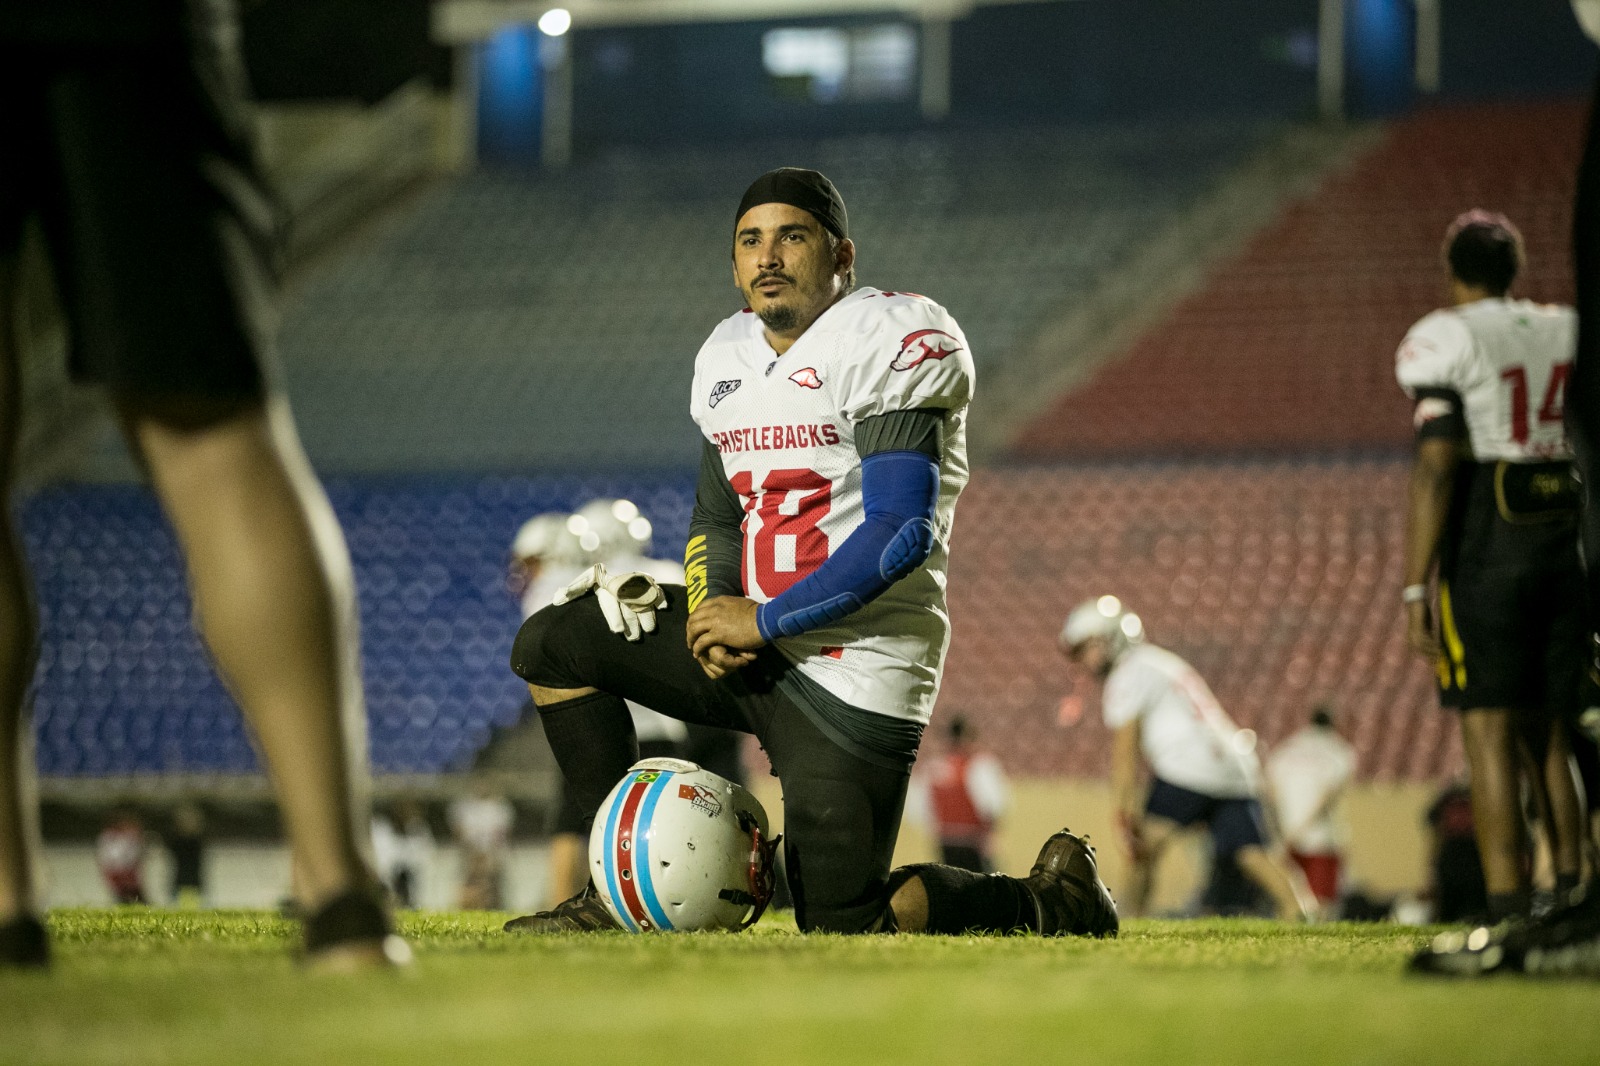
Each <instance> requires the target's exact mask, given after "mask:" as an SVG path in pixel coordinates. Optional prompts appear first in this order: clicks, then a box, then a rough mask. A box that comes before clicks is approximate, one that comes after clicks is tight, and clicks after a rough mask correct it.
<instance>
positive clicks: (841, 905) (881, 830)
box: [511, 585, 910, 933]
mask: <svg viewBox="0 0 1600 1066" xmlns="http://www.w3.org/2000/svg"><path fill="white" fill-rule="evenodd" d="M663 588H664V589H665V590H666V594H667V600H668V604H669V606H668V608H667V609H666V610H664V611H660V612H658V613H657V614H656V623H657V627H658V628H657V630H656V632H654V633H649V634H646V635H645V636H644V637H643V639H641V640H639V641H637V642H630V641H627V640H625V639H623V638H622V637H621V636H619V635H617V634H615V633H612V632H611V631H610V629H608V628H607V627H606V622H605V618H604V616H603V615H602V614H601V613H600V605H599V602H598V601H597V600H596V599H595V598H594V597H593V596H584V597H582V598H580V599H577V600H574V601H573V602H571V603H566V604H562V605H560V606H553V607H546V608H544V609H543V610H541V611H539V612H538V613H536V614H534V615H533V616H532V617H531V618H529V619H528V620H527V621H526V622H524V623H523V625H522V628H521V630H519V631H518V633H517V639H516V643H515V646H514V647H513V650H512V655H511V668H512V669H513V670H514V671H515V672H516V673H517V675H518V676H519V677H521V678H522V679H523V680H525V681H527V682H529V683H530V684H534V685H538V686H540V687H542V688H555V689H581V688H594V689H598V690H600V691H601V692H604V693H608V694H610V695H611V696H615V697H619V698H621V699H625V700H632V701H633V702H635V703H639V704H642V705H644V706H646V707H649V708H651V709H652V710H656V711H659V712H661V713H662V714H665V715H667V716H669V717H672V718H677V719H679V720H680V721H684V722H690V723H697V724H700V725H712V726H721V727H723V728H727V729H736V730H739V731H740V732H744V733H752V734H754V735H755V737H756V739H757V740H759V741H760V742H761V747H762V748H763V749H764V750H765V751H766V753H767V757H768V758H769V759H771V761H772V772H773V774H774V776H776V777H777V778H778V781H779V783H780V784H781V785H782V787H783V836H784V861H785V863H786V865H787V867H788V877H789V886H790V889H791V891H792V892H793V894H794V902H795V918H796V921H797V922H798V923H799V926H800V928H801V929H802V930H808V931H809V930H815V931H819V932H836V933H862V932H873V931H877V930H879V929H883V928H886V927H888V928H892V924H893V923H892V922H891V921H886V920H885V919H886V916H887V913H888V893H887V884H888V878H889V865H890V862H891V860H892V858H893V854H894V844H895V838H896V836H897V835H898V833H899V829H900V816H901V812H902V809H903V807H904V805H905V796H906V786H907V783H908V780H909V774H910V766H909V765H907V766H906V767H905V768H904V769H901V770H894V769H888V768H885V767H881V766H876V765H874V764H872V763H869V762H866V761H865V760H863V759H861V758H859V757H857V756H855V755H853V754H851V753H849V752H847V751H845V750H844V749H842V748H840V747H839V746H838V745H837V744H835V743H834V742H833V741H832V740H830V739H828V737H827V736H826V735H824V734H823V733H822V732H821V731H819V730H818V729H817V727H816V726H815V725H813V724H812V723H811V720H810V719H809V718H808V717H806V714H805V712H803V711H802V710H800V708H798V707H796V706H795V705H794V703H793V702H792V701H791V700H790V699H789V698H788V697H787V696H785V695H784V694H783V693H782V692H780V691H779V690H778V689H777V687H776V681H777V679H778V677H780V676H781V675H782V673H783V672H784V671H786V670H789V669H793V667H792V666H790V664H789V663H788V661H787V660H786V659H784V658H783V656H782V655H781V654H780V653H778V652H777V651H776V650H775V649H773V648H771V647H767V648H763V649H762V650H761V652H760V653H759V655H758V657H757V660H756V662H754V663H752V664H751V665H750V666H747V667H745V668H744V669H742V670H739V671H737V672H735V673H733V674H731V675H729V676H726V677H723V678H721V679H719V680H716V681H713V680H711V679H710V678H708V677H707V676H706V675H705V673H704V672H703V671H702V670H701V669H700V665H699V663H697V662H695V660H694V657H693V656H692V655H690V654H689V649H688V645H687V641H686V639H685V623H686V621H687V617H688V612H687V610H686V609H685V606H684V605H685V603H686V599H687V597H686V594H685V592H684V589H683V587H682V586H681V585H664V586H663ZM600 710H602V708H596V707H595V706H594V704H593V703H592V702H586V701H581V700H573V701H570V702H569V703H566V704H554V705H552V706H550V707H547V708H541V712H542V713H545V716H546V717H545V722H546V733H547V735H549V736H550V737H551V743H552V747H557V746H558V745H559V746H560V747H561V748H563V749H566V750H557V751H556V759H557V761H558V762H559V763H560V764H561V766H562V768H563V772H564V773H565V774H566V775H567V777H568V781H567V786H568V791H569V794H572V795H577V796H583V797H589V799H588V801H587V803H586V806H587V807H588V809H587V810H586V811H584V815H585V818H586V824H585V827H584V828H585V831H587V825H588V824H592V821H593V818H594V813H595V807H596V806H597V805H598V802H599V798H601V797H604V795H605V794H606V793H607V792H608V791H609V790H610V788H611V787H612V786H613V785H614V784H616V782H617V781H618V780H620V779H621V778H622V775H623V773H624V772H626V771H627V769H628V766H629V762H628V761H627V760H628V756H627V755H625V754H621V752H622V751H624V750H626V748H625V747H624V748H619V746H618V745H616V744H614V743H611V744H605V743H595V742H592V741H594V740H598V739H599V738H595V737H593V735H592V730H590V728H589V726H587V725H586V724H585V723H584V722H582V721H580V722H577V723H573V722H572V721H570V720H564V721H563V722H562V723H561V728H551V727H552V725H553V724H554V723H552V721H551V719H552V717H553V716H556V715H563V716H566V715H587V714H591V713H593V714H594V717H593V723H594V725H593V729H595V730H605V731H609V730H616V729H619V728H626V729H627V730H628V731H629V732H630V733H631V731H632V728H633V727H632V724H631V722H628V723H626V724H625V725H624V724H623V722H622V720H621V719H619V718H617V717H616V716H615V715H614V714H603V713H599V711H600ZM596 751H606V752H608V753H609V754H606V755H605V756H603V757H599V758H596V757H594V755H593V753H594V752H596ZM574 773H577V774H580V775H582V776H583V777H585V778H586V780H583V781H577V780H573V779H572V775H573V774H574Z"/></svg>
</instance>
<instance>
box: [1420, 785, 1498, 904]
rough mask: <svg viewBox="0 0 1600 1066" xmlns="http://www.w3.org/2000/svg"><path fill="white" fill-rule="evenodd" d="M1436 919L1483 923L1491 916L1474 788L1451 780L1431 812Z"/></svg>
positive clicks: (1430, 840) (1432, 869)
mask: <svg viewBox="0 0 1600 1066" xmlns="http://www.w3.org/2000/svg"><path fill="white" fill-rule="evenodd" d="M1427 825H1428V839H1429V850H1430V860H1431V861H1430V864H1429V866H1430V871H1431V876H1430V884H1429V891H1430V894H1431V895H1432V896H1433V920H1434V921H1436V922H1481V921H1484V920H1486V919H1487V918H1488V915H1489V894H1488V892H1487V891H1486V890H1485V889H1484V887H1483V862H1482V860H1481V859H1479V857H1478V834H1477V830H1476V828H1474V826H1473V824H1472V789H1471V788H1469V787H1468V785H1467V783H1466V782H1465V781H1451V782H1450V783H1448V784H1447V785H1445V787H1444V788H1443V789H1441V790H1440V792H1439V795H1438V796H1437V797H1436V798H1435V799H1434V801H1433V804H1432V806H1430V807H1429V808H1428V814H1427Z"/></svg>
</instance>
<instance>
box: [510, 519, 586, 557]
mask: <svg viewBox="0 0 1600 1066" xmlns="http://www.w3.org/2000/svg"><path fill="white" fill-rule="evenodd" d="M570 517H571V516H570V515H565V514H560V513H558V512H555V511H549V512H546V513H545V514H537V515H534V516H533V517H532V518H530V519H528V520H527V521H526V522H524V523H522V527H521V528H520V529H518V530H517V535H516V536H515V537H514V538H512V541H511V556H512V558H514V559H517V560H533V561H536V562H540V563H546V564H559V563H568V564H577V563H581V562H582V561H583V549H582V548H581V547H580V545H579V543H578V536H577V534H575V533H573V532H572V531H571V530H570V529H568V528H567V522H568V519H569V518H570Z"/></svg>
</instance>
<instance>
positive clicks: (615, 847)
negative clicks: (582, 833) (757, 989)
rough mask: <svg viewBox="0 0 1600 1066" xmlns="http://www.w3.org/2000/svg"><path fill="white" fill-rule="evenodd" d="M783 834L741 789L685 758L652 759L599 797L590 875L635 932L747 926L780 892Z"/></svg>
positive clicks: (613, 910)
mask: <svg viewBox="0 0 1600 1066" xmlns="http://www.w3.org/2000/svg"><path fill="white" fill-rule="evenodd" d="M779 839H781V838H772V839H768V831H767V812H766V811H765V810H763V809H762V807H761V804H760V803H759V802H758V801H757V800H756V798H755V797H754V796H752V795H751V794H750V792H749V791H748V790H747V789H745V788H744V787H743V786H741V785H736V784H734V783H733V782H732V781H729V780H728V779H727V778H725V777H721V776H719V775H717V774H714V773H712V772H711V771H710V770H702V769H701V768H700V767H699V766H697V765H696V764H694V763H692V762H686V761H684V760H682V759H645V760H643V761H642V762H638V763H635V764H634V765H633V767H632V768H630V769H629V770H628V772H627V773H626V774H625V775H623V778H622V780H621V781H619V782H618V783H617V787H616V788H613V789H612V790H611V794H610V795H609V796H607V797H606V799H605V802H604V803H602V804H600V811H599V813H598V814H597V815H595V820H594V829H593V831H591V832H590V834H589V873H590V875H591V876H592V877H593V878H594V883H595V887H596V888H597V889H598V890H599V893H600V899H601V901H602V902H603V903H604V904H605V905H606V909H607V910H608V911H610V912H611V915H612V917H614V918H616V920H617V921H618V922H620V923H621V924H622V927H623V928H624V929H628V930H631V931H632V932H635V933H643V932H657V931H669V930H672V931H687V930H694V929H731V930H738V929H744V928H746V927H748V926H751V925H754V924H755V921H756V919H758V918H760V917H761V912H762V911H764V910H766V907H767V903H768V902H769V901H770V900H771V899H772V888H773V884H774V876H775V871H774V866H773V855H774V854H775V852H776V850H777V845H778V840H779Z"/></svg>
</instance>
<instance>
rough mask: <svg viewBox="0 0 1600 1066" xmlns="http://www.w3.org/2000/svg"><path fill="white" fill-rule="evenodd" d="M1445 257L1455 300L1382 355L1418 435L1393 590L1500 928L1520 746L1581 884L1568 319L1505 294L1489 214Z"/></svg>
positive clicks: (1559, 854)
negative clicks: (1448, 729) (1432, 668)
mask: <svg viewBox="0 0 1600 1066" xmlns="http://www.w3.org/2000/svg"><path fill="white" fill-rule="evenodd" d="M1444 250H1445V260H1446V267H1447V270H1448V276H1449V285H1450V292H1451V304H1452V306H1451V307H1449V308H1447V309H1445V310H1441V311H1435V312H1433V313H1432V314H1430V315H1428V316H1426V317H1425V318H1423V319H1422V320H1421V321H1420V322H1418V323H1417V324H1416V325H1415V326H1413V327H1412V329H1411V331H1410V332H1409V333H1408V334H1407V335H1406V339H1405V342H1404V344H1402V345H1401V347H1400V351H1399V354H1398V356H1397V357H1396V374H1397V376H1398V378H1399V381H1400V384H1401V386H1402V387H1403V388H1404V389H1405V391H1406V394H1407V395H1408V396H1410V397H1411V398H1412V400H1414V401H1415V404H1416V407H1415V415H1414V418H1413V422H1414V424H1415V427H1416V433H1417V448H1416V458H1415V460H1414V463H1413V466H1412V477H1411V503H1410V520H1409V523H1408V531H1407V537H1406V562H1405V566H1406V570H1405V575H1406V588H1405V590H1404V593H1403V596H1402V598H1403V599H1404V601H1405V605H1406V612H1407V633H1408V639H1409V640H1410V643H1411V645H1412V647H1413V648H1415V649H1416V650H1417V651H1418V652H1419V653H1421V654H1423V655H1424V656H1426V657H1427V658H1428V659H1429V660H1430V662H1433V663H1436V664H1437V667H1438V681H1439V693H1440V702H1441V703H1442V704H1443V705H1444V706H1445V707H1448V708H1452V709H1454V710H1456V711H1458V712H1459V713H1460V716H1461V731H1462V737H1463V739H1464V741H1465V747H1466V753H1467V761H1468V764H1469V765H1470V767H1471V770H1472V781H1471V787H1472V812H1473V819H1474V823H1475V826H1476V832H1477V836H1478V849H1479V852H1480V853H1481V856H1482V860H1483V873H1484V882H1485V884H1486V886H1487V888H1488V892H1489V913H1490V917H1491V919H1493V920H1496V921H1499V920H1503V919H1508V918H1522V917H1525V916H1526V914H1527V912H1528V909H1529V903H1530V887H1529V883H1528V875H1527V858H1528V850H1527V847H1526V844H1525V842H1524V839H1523V837H1524V830H1523V820H1522V803H1521V782H1522V776H1523V775H1522V774H1521V772H1520V768H1521V765H1522V759H1523V753H1524V752H1526V753H1527V754H1528V755H1529V756H1531V760H1532V767H1533V768H1534V771H1535V772H1534V774H1533V776H1532V780H1531V781H1530V784H1532V785H1533V786H1535V788H1534V790H1535V793H1536V794H1538V793H1542V794H1543V796H1544V801H1545V802H1544V805H1545V807H1546V808H1547V810H1548V818H1546V819H1545V822H1546V824H1547V825H1548V826H1549V828H1550V835H1551V849H1552V852H1553V858H1554V863H1555V869H1556V876H1557V888H1558V890H1560V894H1561V895H1564V894H1565V892H1566V891H1567V890H1570V889H1571V888H1572V887H1574V886H1575V885H1576V884H1577V878H1578V870H1579V856H1580V839H1581V834H1582V832H1583V827H1582V814H1581V811H1580V808H1579V804H1578V799H1577V793H1576V791H1575V789H1574V787H1573V778H1572V772H1571V759H1570V754H1569V748H1568V744H1567V740H1566V729H1567V727H1568V725H1567V724H1568V722H1569V721H1570V720H1571V719H1572V717H1573V716H1575V714H1576V712H1577V710H1578V700H1579V685H1580V682H1581V679H1582V673H1583V646H1584V640H1585V634H1584V622H1583V604H1582V593H1581V584H1582V573H1581V571H1580V569H1579V561H1578V532H1577V498H1576V493H1575V490H1574V485H1573V481H1572V461H1571V456H1572V451H1571V448H1570V446H1569V445H1568V441H1567V435H1566V430H1565V427H1564V425H1563V422H1562V406H1563V400H1564V397H1565V386H1566V383H1567V378H1568V374H1569V372H1570V370H1571V367H1572V356H1573V344H1574V327H1575V321H1574V316H1573V313H1572V311H1571V309H1569V308H1565V307H1551V306H1543V305H1537V304H1532V303H1529V302H1528V301H1525V300H1513V299H1511V298H1510V297H1509V295H1508V294H1509V291H1510V288H1511V284H1512V281H1513V280H1514V279H1515V277H1516V275H1517V273H1518V272H1519V270H1520V269H1521V266H1522V262H1523V247H1522V238H1521V235H1520V234H1519V233H1518V232H1517V230H1516V229H1515V227H1513V226H1512V225H1511V223H1510V222H1509V221H1508V220H1507V219H1506V218H1504V217H1503V216H1501V215H1493V214H1489V213H1486V212H1483V211H1472V212H1468V213H1467V214H1465V215H1462V216H1461V217H1460V218H1458V219H1456V221H1455V222H1454V223H1452V224H1451V226H1450V228H1449V230H1448V232H1447V233H1446V236H1445V249H1444ZM1435 575H1437V578H1438V591H1437V609H1436V610H1435V608H1434V605H1433V602H1432V598H1431V597H1430V595H1429V590H1428V583H1429V580H1430V578H1432V577H1434V576H1435ZM1443 946H1445V947H1447V948H1448V947H1450V945H1449V944H1445V945H1443ZM1481 962H1482V956H1479V955H1474V954H1472V953H1471V952H1470V951H1469V952H1456V951H1452V950H1444V951H1440V950H1435V949H1433V948H1430V949H1429V950H1427V951H1424V952H1423V953H1422V954H1420V955H1419V956H1418V957H1417V959H1416V963H1415V965H1416V966H1417V967H1418V968H1419V969H1422V970H1443V971H1446V972H1459V971H1460V970H1462V969H1463V968H1464V969H1467V970H1471V969H1473V968H1475V967H1477V966H1478V965H1479V964H1480V963H1481Z"/></svg>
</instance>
